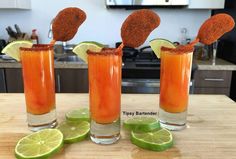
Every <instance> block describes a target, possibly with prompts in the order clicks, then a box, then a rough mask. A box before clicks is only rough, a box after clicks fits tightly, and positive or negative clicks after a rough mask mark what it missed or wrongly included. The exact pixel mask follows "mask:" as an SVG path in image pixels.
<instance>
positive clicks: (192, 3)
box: [188, 0, 225, 9]
mask: <svg viewBox="0 0 236 159" xmlns="http://www.w3.org/2000/svg"><path fill="white" fill-rule="evenodd" d="M224 7H225V0H189V5H188V8H189V9H223V8H224Z"/></svg>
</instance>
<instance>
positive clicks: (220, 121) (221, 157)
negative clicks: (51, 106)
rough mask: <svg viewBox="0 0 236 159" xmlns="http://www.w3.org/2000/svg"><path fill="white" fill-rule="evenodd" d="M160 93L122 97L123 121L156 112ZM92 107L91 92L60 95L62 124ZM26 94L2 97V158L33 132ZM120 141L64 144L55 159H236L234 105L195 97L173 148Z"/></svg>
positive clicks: (211, 97) (8, 158) (8, 157)
mask: <svg viewBox="0 0 236 159" xmlns="http://www.w3.org/2000/svg"><path fill="white" fill-rule="evenodd" d="M158 99H159V97H158V95H143V94H142V95H132V94H123V95H122V112H121V117H122V120H123V119H125V118H128V117H130V116H126V115H124V114H123V111H128V112H136V111H139V112H157V111H158V103H159V101H158ZM87 106H88V94H57V113H58V120H59V122H61V121H62V120H64V114H65V112H66V111H68V110H70V109H73V108H79V107H87ZM29 133H30V131H29V130H28V129H27V124H26V113H25V102H24V94H0V159H11V158H15V157H14V147H15V145H16V143H17V141H18V140H19V139H20V138H22V137H23V136H25V135H27V134H29ZM121 134H122V138H121V140H120V141H119V142H118V143H116V144H113V145H109V146H101V145H96V144H94V143H92V142H91V141H90V140H86V141H82V142H79V143H75V144H71V145H66V146H64V148H63V150H62V151H61V152H59V153H58V154H56V155H55V156H54V157H53V159H213V158H214V159H216V158H217V159H231V158H232V159H233V158H236V103H235V102H234V101H232V100H230V99H229V98H228V97H226V96H223V95H192V96H191V97H190V103H189V113H188V126H187V129H185V130H183V131H178V132H173V134H174V141H175V144H174V147H173V148H171V149H169V150H167V151H165V152H153V151H148V150H144V149H141V148H138V147H136V146H135V145H132V144H131V142H130V140H129V132H128V131H126V130H124V129H122V131H121Z"/></svg>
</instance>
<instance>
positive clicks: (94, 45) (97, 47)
mask: <svg viewBox="0 0 236 159" xmlns="http://www.w3.org/2000/svg"><path fill="white" fill-rule="evenodd" d="M102 48H104V45H102V44H100V43H98V42H95V41H84V42H81V43H79V44H78V45H77V46H76V47H75V48H74V49H73V52H74V53H75V54H76V55H78V56H79V57H80V58H81V59H82V60H84V62H86V63H88V55H87V51H88V50H91V51H95V52H99V51H101V50H102Z"/></svg>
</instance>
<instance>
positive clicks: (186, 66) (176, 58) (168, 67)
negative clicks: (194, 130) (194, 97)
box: [160, 51, 193, 113]
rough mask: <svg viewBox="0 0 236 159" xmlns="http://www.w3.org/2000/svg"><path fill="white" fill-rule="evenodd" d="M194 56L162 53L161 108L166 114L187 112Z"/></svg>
mask: <svg viewBox="0 0 236 159" xmlns="http://www.w3.org/2000/svg"><path fill="white" fill-rule="evenodd" d="M192 55H193V53H184V54H174V53H170V52H168V51H162V52H161V81H160V82H161V85H160V107H161V108H162V109H163V110H165V111H166V112H169V113H180V112H184V111H186V110H187V106H188V100H189V83H190V76H191V68H192Z"/></svg>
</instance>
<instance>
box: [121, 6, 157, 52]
mask: <svg viewBox="0 0 236 159" xmlns="http://www.w3.org/2000/svg"><path fill="white" fill-rule="evenodd" d="M159 25H160V17H159V16H158V15H157V14H156V13H155V12H153V11H151V10H148V9H141V10H137V11H134V12H133V13H132V14H130V15H129V16H128V17H127V19H126V20H125V21H124V23H123V24H122V27H121V38H122V42H123V44H124V46H129V47H133V48H135V47H139V46H140V45H142V44H143V43H144V42H145V40H146V39H147V37H148V35H149V34H150V33H151V32H152V31H153V30H154V29H155V28H157V27H158V26H159Z"/></svg>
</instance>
